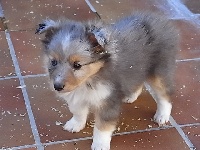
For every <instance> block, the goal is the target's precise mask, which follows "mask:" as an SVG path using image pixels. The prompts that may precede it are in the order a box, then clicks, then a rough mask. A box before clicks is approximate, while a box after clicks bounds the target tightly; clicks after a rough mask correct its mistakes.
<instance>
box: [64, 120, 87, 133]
mask: <svg viewBox="0 0 200 150" xmlns="http://www.w3.org/2000/svg"><path fill="white" fill-rule="evenodd" d="M84 127H85V122H83V121H77V120H76V119H75V118H74V117H72V118H71V119H70V120H69V121H67V122H66V124H65V125H64V126H63V129H64V130H67V131H69V132H72V133H73V132H79V131H80V130H82V129H83V128H84Z"/></svg>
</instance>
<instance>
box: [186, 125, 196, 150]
mask: <svg viewBox="0 0 200 150" xmlns="http://www.w3.org/2000/svg"><path fill="white" fill-rule="evenodd" d="M183 131H184V132H185V134H186V135H187V136H188V137H189V139H190V141H191V142H192V143H193V145H194V147H195V148H196V150H198V149H200V142H199V141H200V126H191V127H184V128H183Z"/></svg>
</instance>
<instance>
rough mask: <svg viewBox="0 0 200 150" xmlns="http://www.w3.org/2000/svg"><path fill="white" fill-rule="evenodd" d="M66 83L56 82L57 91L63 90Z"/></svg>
mask: <svg viewBox="0 0 200 150" xmlns="http://www.w3.org/2000/svg"><path fill="white" fill-rule="evenodd" d="M64 87H65V85H63V84H61V83H56V84H54V89H55V90H56V91H62V90H63V89H64Z"/></svg>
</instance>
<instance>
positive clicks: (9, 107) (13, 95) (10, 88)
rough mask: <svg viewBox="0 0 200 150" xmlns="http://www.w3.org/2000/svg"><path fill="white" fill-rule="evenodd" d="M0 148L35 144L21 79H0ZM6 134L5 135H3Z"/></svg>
mask: <svg viewBox="0 0 200 150" xmlns="http://www.w3.org/2000/svg"><path fill="white" fill-rule="evenodd" d="M0 85H1V86H0V111H1V112H0V113H1V115H0V135H1V136H0V148H2V147H13V146H20V145H26V144H34V139H33V135H32V132H31V127H30V124H29V118H28V114H27V111H26V107H25V104H24V100H23V96H22V92H21V89H19V88H16V87H18V86H19V81H18V80H16V79H10V80H2V81H0ZM2 135H4V136H2Z"/></svg>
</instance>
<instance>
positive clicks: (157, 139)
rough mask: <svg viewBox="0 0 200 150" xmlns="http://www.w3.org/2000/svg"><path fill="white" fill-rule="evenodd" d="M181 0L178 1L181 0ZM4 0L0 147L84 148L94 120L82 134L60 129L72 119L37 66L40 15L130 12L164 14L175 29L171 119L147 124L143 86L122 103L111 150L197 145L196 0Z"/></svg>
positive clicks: (199, 24) (0, 11) (199, 56)
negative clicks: (177, 44)
mask: <svg viewBox="0 0 200 150" xmlns="http://www.w3.org/2000/svg"><path fill="white" fill-rule="evenodd" d="M182 1H183V0H182ZM182 1H181V0H148V1H146V0H123V1H121V0H109V1H108V0H98V1H96V0H90V1H88V0H85V1H84V0H74V1H72V0H26V1H25V0H17V1H16V0H1V1H0V149H13V150H18V149H25V150H36V149H38V150H43V149H45V150H62V149H68V150H89V149H90V145H91V137H92V126H93V122H94V121H93V118H92V116H91V117H90V118H89V120H88V123H87V126H86V128H85V129H84V130H82V131H81V132H80V133H74V134H72V133H69V132H67V131H63V130H62V123H65V121H66V120H68V119H69V118H70V117H71V114H70V112H69V110H68V109H67V106H66V105H65V104H64V103H63V102H62V101H60V100H59V99H58V98H57V97H56V96H55V95H54V93H53V92H52V91H51V90H50V89H49V86H48V77H47V76H46V74H45V72H44V69H43V67H42V49H41V44H40V38H41V36H38V35H35V34H34V31H35V27H36V25H37V24H38V23H40V22H41V21H42V19H46V18H52V19H56V18H59V17H61V16H64V17H67V18H69V19H75V20H80V21H83V20H88V19H94V18H97V19H98V18H99V16H100V17H101V19H103V20H105V21H106V22H110V23H113V22H114V20H115V19H118V18H120V17H122V16H125V15H128V14H130V13H131V12H132V11H134V10H144V11H145V10H152V11H154V12H159V13H163V14H165V15H167V16H168V17H169V18H170V19H171V20H172V22H173V23H174V25H176V26H177V28H179V29H180V35H181V41H180V50H179V52H178V55H177V64H176V67H177V70H176V74H175V83H174V85H175V89H176V90H175V93H174V95H173V97H172V99H173V104H174V107H173V111H172V115H171V118H170V123H169V124H168V126H166V127H165V128H158V126H157V125H156V124H155V123H154V122H153V121H152V119H151V118H152V117H153V115H154V113H155V110H156V105H155V102H154V100H153V98H152V97H151V95H150V94H149V93H148V92H147V91H146V90H143V93H142V95H141V96H140V97H139V99H138V100H137V101H136V102H135V103H133V104H132V105H130V104H124V105H123V111H122V112H121V119H120V121H119V124H118V127H117V130H116V132H115V134H114V136H113V139H112V143H111V149H112V150H122V149H126V150H132V149H137V150H142V149H145V150H146V149H147V150H160V149H167V150H182V149H187V150H189V149H190V150H194V149H196V150H200V100H199V97H200V15H199V13H200V2H199V0H184V1H183V2H182Z"/></svg>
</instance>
